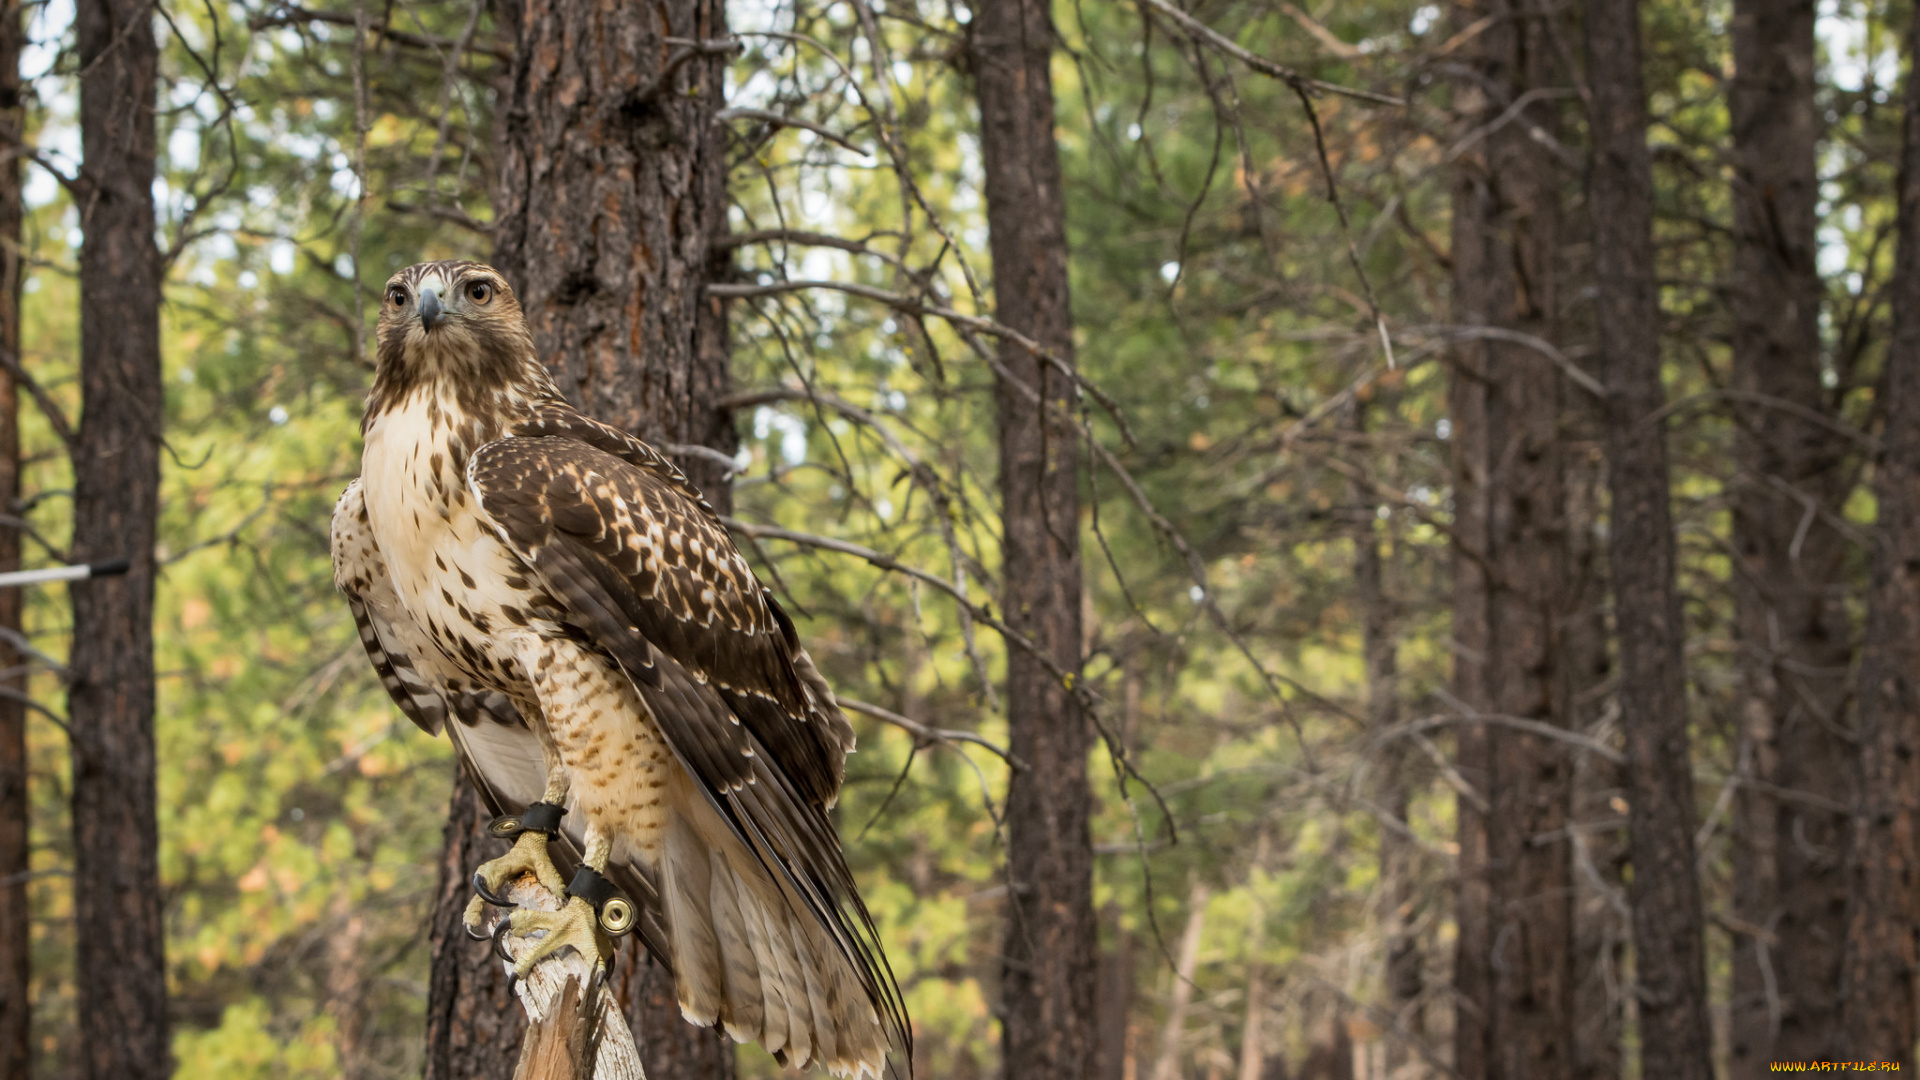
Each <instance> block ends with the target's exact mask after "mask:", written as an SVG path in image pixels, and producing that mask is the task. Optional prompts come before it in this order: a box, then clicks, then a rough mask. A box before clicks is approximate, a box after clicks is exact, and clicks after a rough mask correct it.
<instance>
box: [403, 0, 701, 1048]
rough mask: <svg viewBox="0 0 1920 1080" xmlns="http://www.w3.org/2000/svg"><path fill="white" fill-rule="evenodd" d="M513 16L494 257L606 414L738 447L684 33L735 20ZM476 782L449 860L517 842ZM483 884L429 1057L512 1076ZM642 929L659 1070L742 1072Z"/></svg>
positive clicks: (688, 1)
mask: <svg viewBox="0 0 1920 1080" xmlns="http://www.w3.org/2000/svg"><path fill="white" fill-rule="evenodd" d="M500 18H501V22H502V26H503V31H504V33H505V35H506V36H507V39H508V40H509V41H511V42H513V48H514V57H513V62H512V67H511V69H510V72H509V76H508V81H507V83H506V85H505V87H504V88H503V90H502V93H501V97H500V102H499V105H498V114H497V116H498V120H497V129H496V133H495V147H494V153H495V155H496V157H497V158H498V160H499V161H500V162H501V172H500V175H499V177H498V184H497V186H496V188H495V190H494V193H493V194H494V206H495V208H496V217H495V232H494V241H495V244H496V247H495V250H494V256H493V264H494V266H495V267H496V268H498V269H499V270H500V271H501V272H502V273H504V274H505V275H506V278H507V280H508V282H509V283H511V284H512V285H513V288H514V291H515V293H516V294H517V296H518V297H519V300H520V304H521V306H522V308H524V309H525V311H526V313H527V321H528V324H529V325H530V327H531V328H532V331H533V340H534V345H535V347H536V348H538V349H539V351H540V354H541V356H542V357H543V358H545V359H546V361H547V364H548V366H550V367H551V368H552V369H553V371H554V374H555V377H556V378H557V380H558V381H559V383H560V386H561V388H562V389H563V390H564V391H565V392H566V393H567V395H568V397H569V399H570V400H571V401H572V402H573V403H574V404H575V405H576V406H578V407H579V408H580V409H581V410H582V411H584V412H586V413H587V414H588V415H590V416H593V417H595V418H597V419H600V420H604V421H607V422H608V423H612V424H615V425H618V426H619V427H621V428H624V429H626V430H627V431H631V432H633V433H634V434H636V435H639V436H641V437H642V438H645V439H648V440H650V441H653V442H655V443H657V444H658V443H674V444H700V445H705V446H710V447H713V448H715V449H718V450H720V451H722V452H724V453H729V454H730V453H732V452H733V450H734V447H735V445H736V443H735V436H734V433H733V426H732V421H731V418H730V416H729V415H728V414H727V413H726V412H725V411H724V410H723V409H722V408H721V407H720V405H719V402H720V400H721V399H722V398H723V397H724V396H725V395H726V392H727V387H728V368H727V340H726V318H725V313H724V312H723V311H722V310H721V307H720V304H719V302H718V301H716V300H713V299H710V298H708V297H707V296H705V295H704V289H705V287H706V285H707V283H708V282H709V281H710V280H713V279H714V278H715V277H717V276H722V270H723V266H722V264H718V263H716V262H715V261H714V258H715V257H714V256H712V255H710V248H711V246H712V245H711V243H710V241H711V240H712V238H713V237H714V236H715V235H717V234H718V233H719V232H720V231H721V230H723V229H724V228H725V226H726V206H727V203H726V171H725V169H726V163H725V154H724V149H725V147H724V145H723V143H722V142H721V137H722V133H721V132H720V131H719V129H718V128H717V127H716V126H715V124H714V123H713V114H714V113H715V112H716V111H718V110H719V109H720V108H721V106H722V101H721V98H722V96H723V89H722V82H721V71H722V68H723V66H724V59H725V58H724V56H723V55H721V54H719V53H712V52H696V53H693V54H691V55H690V56H688V57H686V58H682V56H681V54H683V53H685V52H687V50H686V48H685V47H684V46H674V45H669V44H668V43H667V39H668V38H674V39H677V40H685V41H698V42H704V41H711V40H715V39H718V38H722V37H724V36H725V34H726V19H725V13H724V10H723V8H722V5H721V4H720V3H718V2H716V0H669V2H667V3H662V4H658V5H638V4H607V3H597V2H594V0H519V2H513V3H507V4H503V5H502V6H501V8H500ZM675 61H679V62H678V63H677V64H676V65H675V66H674V67H673V70H672V71H671V72H670V73H668V75H667V78H666V79H665V80H664V82H661V81H660V76H661V75H662V74H663V73H666V72H667V68H668V66H669V65H670V64H673V63H674V62H675ZM657 82H658V83H659V85H658V87H657V89H656V83H657ZM680 464H681V465H682V467H683V468H685V469H686V470H687V472H688V474H689V475H690V476H692V477H693V479H694V481H695V482H696V483H698V484H699V485H700V487H701V489H702V490H703V491H705V492H706V494H707V496H708V498H709V499H710V500H711V501H712V502H713V503H714V504H715V505H716V506H719V507H722V508H724V507H725V506H726V505H727V487H726V484H725V483H724V482H723V470H722V469H720V468H718V467H716V466H715V465H714V464H713V463H711V462H708V461H705V460H703V459H699V458H683V459H681V461H680ZM466 784H467V781H466V779H465V777H464V776H461V777H459V778H458V779H457V780H456V793H455V811H456V816H455V819H454V824H453V825H450V826H449V830H448V841H447V854H446V857H445V859H446V872H448V873H453V872H459V873H463V874H468V875H470V874H471V873H472V870H473V867H474V866H476V865H478V863H479V862H481V861H483V860H484V859H486V858H490V857H492V856H493V855H495V854H498V849H499V845H498V843H497V842H489V841H486V840H485V839H484V838H483V836H482V834H480V833H479V832H477V831H475V830H477V829H479V828H480V826H481V825H483V824H484V821H483V820H482V816H481V815H478V814H475V815H472V816H470V817H469V818H468V822H469V826H468V831H467V832H465V833H459V832H458V830H457V829H456V828H455V826H456V825H457V824H458V822H459V820H460V819H459V812H460V808H461V806H462V805H463V804H465V802H466V801H467V800H468V799H470V798H471V796H470V795H469V794H467V793H466V791H465V790H464V789H465V786H466ZM456 849H458V850H457V851H456ZM464 882H465V879H464V878H461V879H460V884H459V885H458V886H454V887H453V891H454V892H455V893H456V894H458V897H457V898H458V900H459V903H458V904H456V903H454V902H453V900H454V899H455V897H452V896H449V895H448V893H447V891H446V890H443V892H442V897H441V901H442V902H441V906H440V910H439V911H438V912H437V914H436V917H435V921H434V930H433V940H434V956H435V967H434V981H433V987H432V990H431V991H430V994H429V1016H430V1017H433V1018H436V1019H435V1021H434V1022H435V1023H438V1024H439V1025H440V1026H439V1027H437V1028H434V1029H433V1030H432V1032H431V1035H432V1037H431V1038H430V1043H429V1045H430V1054H429V1061H428V1075H429V1077H433V1078H439V1077H448V1078H451V1077H456V1076H458V1077H466V1076H470V1075H477V1076H486V1077H503V1078H504V1077H509V1076H511V1075H512V1072H513V1064H514V1061H515V1056H516V1055H517V1053H518V1025H519V1024H520V1021H519V1020H517V1019H516V1020H514V1021H513V1022H512V1024H511V1025H509V1026H511V1028H512V1030H511V1031H509V1030H508V1026H503V1025H497V1024H494V1023H493V1022H492V1021H488V1022H487V1023H486V1024H484V1025H477V1024H475V1023H474V1022H473V1021H472V1019H471V1018H473V1017H477V1016H478V1015H479V1014H480V1013H481V1012H482V1011H483V1010H497V1009H499V1008H502V1007H504V1004H503V1003H505V1002H507V1001H508V998H507V997H506V995H505V982H506V976H505V974H504V973H503V972H502V971H501V968H500V965H499V964H497V963H495V964H490V965H489V964H486V963H477V964H476V963H470V962H469V960H468V958H471V957H478V956H480V955H482V954H483V953H484V947H483V946H479V945H470V944H469V943H468V942H467V940H466V934H465V931H464V930H463V929H462V928H461V925H460V904H464V903H465V898H466V896H467V895H470V893H465V892H464V889H465V888H466V886H465V884H464ZM628 940H629V941H630V942H632V943H631V944H626V945H623V946H622V948H621V954H622V955H621V957H620V961H619V964H618V966H617V967H616V969H615V971H614V974H613V980H614V982H615V983H616V985H617V989H618V990H619V992H620V997H621V1002H622V1005H623V1007H624V1008H625V1010H626V1012H627V1015H628V1019H629V1021H630V1022H631V1025H632V1028H633V1033H634V1036H635V1038H636V1039H637V1040H638V1041H639V1042H640V1044H641V1057H642V1060H643V1061H644V1063H645V1065H646V1069H647V1072H648V1073H649V1074H650V1075H653V1076H658V1077H670V1078H673V1080H682V1078H685V1080H708V1078H725V1077H731V1076H732V1075H733V1047H732V1045H731V1043H730V1042H729V1041H728V1040H727V1038H726V1036H725V1034H724V1033H722V1032H720V1031H718V1030H717V1029H701V1028H696V1027H693V1026H692V1025H690V1024H688V1023H686V1022H685V1021H684V1020H682V1019H681V1017H680V1009H679V1006H678V1005H677V1004H676V1003H675V1000H674V993H673V985H672V977H671V976H670V975H669V974H668V973H667V971H666V969H665V968H664V967H662V966H661V965H658V964H653V963H650V962H649V961H648V959H647V957H646V955H645V951H644V949H643V948H642V947H641V946H640V945H639V944H638V942H637V940H634V939H628ZM509 1011H510V1012H516V1013H517V1011H518V1010H517V1009H510V1010H509ZM463 1018H466V1019H463ZM509 1034H511V1035H512V1036H513V1037H512V1038H507V1036H508V1035H509ZM471 1036H484V1038H485V1039H486V1040H487V1041H486V1043H485V1044H484V1045H485V1046H486V1047H487V1049H485V1050H484V1051H483V1050H482V1049H480V1045H481V1044H476V1043H472V1042H464V1043H463V1042H461V1040H462V1039H466V1038H469V1037H471ZM461 1047H466V1048H467V1049H460V1048H461ZM462 1054H465V1055H466V1056H465V1057H462V1056H461V1055H462ZM481 1057H484V1058H485V1065H484V1067H482V1066H481V1065H480V1064H479V1062H478V1061H477V1059H478V1058H481ZM461 1063H463V1064H461ZM456 1064H459V1068H460V1069H474V1070H478V1071H473V1072H468V1071H457V1070H456Z"/></svg>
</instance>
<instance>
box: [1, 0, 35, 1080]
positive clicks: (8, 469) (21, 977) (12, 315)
mask: <svg viewBox="0 0 1920 1080" xmlns="http://www.w3.org/2000/svg"><path fill="white" fill-rule="evenodd" d="M25 31H26V24H25V21H24V20H23V19H22V18H21V11H20V4H19V3H18V0H4V2H0V146H12V145H14V144H16V143H18V142H19V141H20V140H21V138H22V137H23V136H24V135H25V134H26V131H25V119H26V110H25V108H24V107H23V103H22V102H21V100H20V46H21V44H22V42H23V41H24V39H25V36H26V34H25ZM21 213H22V208H21V203H20V159H19V158H17V157H16V158H11V159H9V160H8V161H6V162H4V163H0V351H4V353H5V354H6V355H7V356H10V357H15V358H17V357H18V356H19V355H20V279H21V275H20V220H21ZM19 421H20V395H19V388H18V387H16V386H15V385H14V380H13V376H11V375H8V374H6V373H5V372H4V371H0V508H5V510H6V512H7V513H9V514H12V513H17V512H18V511H17V510H15V509H14V507H16V506H17V505H18V504H19V501H20V426H19ZM19 568H20V533H19V531H18V530H16V529H0V572H4V571H7V570H18V569H19ZM20 608H21V591H20V590H19V589H4V590H0V628H5V629H8V630H13V631H18V630H19V629H20ZM23 659H24V658H22V657H21V656H20V655H19V654H17V653H16V652H14V650H13V649H12V648H10V647H8V646H5V645H0V667H3V668H14V667H18V666H20V665H21V663H22V662H23ZM0 686H5V687H6V688H7V689H9V690H12V691H16V692H18V693H22V694H24V693H26V690H27V680H26V678H25V677H24V676H15V677H13V678H9V679H6V680H4V681H3V682H0ZM31 808H32V803H31V801H30V800H29V798H28V795H27V710H26V707H25V706H24V705H23V704H22V703H20V702H19V701H17V700H0V911H14V912H24V911H26V910H27V873H28V871H29V859H30V851H29V848H28V843H29V829H28V819H29V817H30V815H31ZM31 948H32V923H31V921H30V920H28V919H25V918H13V919H5V920H0V1076H5V1077H14V1078H17V1080H26V1078H27V1075H28V1073H29V1070H30V1068H31V1066H32V1061H33V1044H32V1041H31V1040H30V1038H29V1034H30V1030H29V1029H30V1028H31V1026H32V1016H33V1006H32V1003H31V1002H30V1001H29V1000H28V999H27V987H28V985H29V979H30V978H31V975H32V971H31V964H30V955H29V954H30V950H31Z"/></svg>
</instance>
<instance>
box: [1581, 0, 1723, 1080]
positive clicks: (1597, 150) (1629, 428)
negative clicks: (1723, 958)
mask: <svg viewBox="0 0 1920 1080" xmlns="http://www.w3.org/2000/svg"><path fill="white" fill-rule="evenodd" d="M1587 78H1588V83H1589V85H1590V87H1591V89H1592V95H1593V97H1592V101H1591V102H1590V104H1589V106H1588V117H1589V121H1590V127H1591V132H1592V139H1593V157H1592V164H1591V169H1592V171H1591V173H1590V175H1589V176H1588V182H1587V198H1588V202H1589V205H1590V209H1591V210H1592V215H1593V258H1594V268H1595V276H1596V278H1597V281H1598V285H1599V316H1600V317H1599V326H1600V345H1601V353H1602V358H1601V359H1602V373H1603V374H1602V379H1603V381H1604V382H1605V384H1606V387H1607V394H1608V400H1607V409H1606V425H1607V466H1608V483H1609V488H1610V491H1611V495H1612V514H1611V516H1610V519H1609V523H1608V525H1609V530H1608V540H1609V543H1610V545H1611V547H1612V552H1613V558H1612V575H1613V589H1614V618H1615V620H1616V626H1617V627H1618V628H1619V648H1620V690H1619V702H1620V728H1621V731H1622V732H1623V733H1624V734H1625V736H1626V751H1627V766H1626V769H1625V774H1626V784H1627V806H1628V820H1627V834H1628V840H1627V842H1628V846H1629V849H1630V857H1631V859H1632V862H1633V875H1632V878H1631V884H1630V885H1629V888H1628V894H1629V901H1628V903H1629V905H1630V907H1631V910H1632V915H1633V955H1634V993H1635V999H1636V1001H1637V1003H1638V1006H1639V1030H1640V1055H1641V1073H1642V1075H1645V1076H1663V1077H1679V1078H1692V1080H1711V1078H1712V1076H1713V1038H1712V1028H1711V1026H1710V1024H1709V1021H1708V1016H1707V975H1706V942H1705V939H1704V916H1703V914H1702V908H1701V900H1700V881H1699V878H1698V876H1697V874H1696V872H1695V869H1694V850H1693V834H1694V830H1695V828H1696V827H1697V822H1696V821H1695V812H1694V800H1693V776H1692V771H1691V760H1692V759H1691V758H1690V756H1689V747H1688V741H1687V680H1686V666H1685V659H1684V656H1683V649H1682V647H1683V645H1684V643H1685V634H1686V625H1685V623H1684V622H1683V621H1682V618H1681V612H1680V595H1679V591H1678V589H1677V587H1676V585H1675V580H1674V576H1675V554H1674V537H1673V521H1672V518H1671V514H1670V509H1669V497H1668V488H1667V484H1668V478H1667V447H1666V424H1665V422H1664V421H1661V420H1658V419H1654V420H1652V422H1649V418H1651V417H1655V415H1656V414H1657V413H1658V412H1659V411H1660V408H1661V406H1662V405H1664V404H1665V400H1666V395H1665V391H1664V390H1663V388H1662V387H1661V384H1660V301H1659V294H1658V292H1657V287H1656V284H1655V277H1654V259H1653V166H1652V158H1651V156H1650V155H1649V153H1648V151H1647V108H1646V92H1645V90H1644V89H1643V87H1642V83H1641V75H1640V5H1639V2H1638V0H1588V3H1587Z"/></svg>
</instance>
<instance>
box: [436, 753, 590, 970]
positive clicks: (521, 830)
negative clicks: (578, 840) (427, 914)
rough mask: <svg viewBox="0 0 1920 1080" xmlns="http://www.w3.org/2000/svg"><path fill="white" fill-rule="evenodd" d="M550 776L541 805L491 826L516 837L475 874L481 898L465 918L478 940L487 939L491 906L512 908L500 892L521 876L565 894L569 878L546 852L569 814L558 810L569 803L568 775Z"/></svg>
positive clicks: (469, 905) (559, 772) (472, 902)
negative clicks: (567, 878)
mask: <svg viewBox="0 0 1920 1080" xmlns="http://www.w3.org/2000/svg"><path fill="white" fill-rule="evenodd" d="M547 775H548V781H547V791H546V794H544V795H542V796H541V798H540V801H539V802H537V803H534V804H533V805H532V806H529V807H528V808H527V809H526V810H525V811H523V812H522V813H521V814H518V815H514V816H513V817H506V818H497V819H495V821H494V822H493V824H492V826H490V829H491V830H492V831H494V832H495V833H496V834H498V835H504V836H516V837H517V838H516V839H515V840H514V842H513V847H512V848H511V849H509V850H508V851H507V853H506V854H505V855H502V856H500V857H499V858H497V859H492V860H489V861H487V862H484V863H481V864H480V866H479V868H478V869H476V870H475V871H474V873H473V891H474V892H475V893H476V894H478V895H476V896H475V897H474V898H473V899H472V900H470V901H468V902H467V910H466V912H465V913H464V915H463V916H462V919H463V921H464V922H465V923H466V925H467V933H469V934H471V935H473V936H474V937H476V938H483V937H486V934H485V932H484V927H485V925H486V917H487V905H488V904H495V905H498V906H500V907H511V906H513V905H512V904H511V902H509V901H507V900H504V899H502V898H501V893H502V892H503V891H504V890H505V889H506V886H507V883H508V882H510V881H512V880H513V879H514V878H517V877H519V876H520V875H521V874H532V875H533V876H534V879H535V880H537V881H539V882H540V885H541V887H542V888H544V889H546V890H547V891H548V892H550V893H552V894H553V895H555V896H565V895H566V892H567V883H566V879H565V878H562V877H561V876H560V870H559V868H558V867H556V866H554V865H553V856H552V855H551V854H549V853H548V851H547V845H548V844H549V843H551V842H552V840H553V834H554V833H555V832H558V831H559V828H560V815H562V814H565V813H566V811H565V810H561V809H559V808H560V807H562V806H564V805H565V804H566V800H567V781H566V773H565V771H564V770H560V769H553V770H550V771H549V772H548V774H547Z"/></svg>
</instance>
